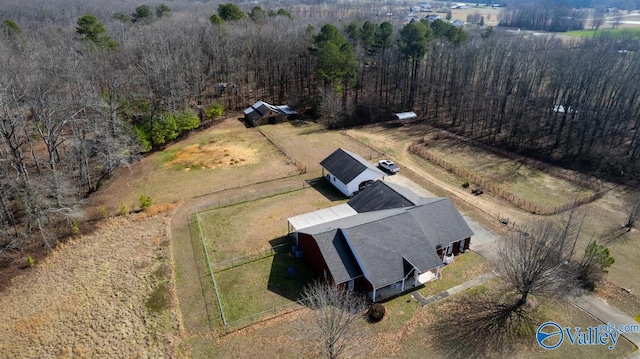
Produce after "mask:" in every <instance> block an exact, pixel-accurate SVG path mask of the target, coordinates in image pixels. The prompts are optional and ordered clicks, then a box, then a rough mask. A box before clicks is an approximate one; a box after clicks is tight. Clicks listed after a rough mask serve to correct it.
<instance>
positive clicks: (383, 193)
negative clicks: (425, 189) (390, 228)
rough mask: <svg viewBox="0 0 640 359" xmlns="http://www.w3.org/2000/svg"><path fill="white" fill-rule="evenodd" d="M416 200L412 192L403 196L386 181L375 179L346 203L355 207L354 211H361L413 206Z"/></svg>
mask: <svg viewBox="0 0 640 359" xmlns="http://www.w3.org/2000/svg"><path fill="white" fill-rule="evenodd" d="M398 187H400V186H398ZM402 188H404V187H402ZM409 192H411V191H409ZM418 201H419V197H418V196H416V195H415V194H413V192H411V194H407V195H406V197H405V196H403V195H401V194H400V193H399V192H398V191H396V190H395V189H393V188H391V186H389V184H388V183H386V182H384V181H375V182H373V183H372V184H371V185H370V186H369V187H367V188H365V189H363V190H362V191H360V193H358V195H357V196H355V197H353V198H351V199H350V200H349V202H347V204H348V205H349V206H351V208H353V209H355V210H356V212H358V213H363V212H371V211H379V210H381V209H391V208H402V207H411V206H415V205H416V204H417V203H418Z"/></svg>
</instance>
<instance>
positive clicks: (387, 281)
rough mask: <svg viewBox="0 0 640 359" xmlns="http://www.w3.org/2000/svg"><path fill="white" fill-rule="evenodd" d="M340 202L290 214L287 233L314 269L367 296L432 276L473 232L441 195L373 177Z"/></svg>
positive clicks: (402, 288) (466, 244) (376, 298)
mask: <svg viewBox="0 0 640 359" xmlns="http://www.w3.org/2000/svg"><path fill="white" fill-rule="evenodd" d="M396 190H397V191H396ZM379 197H384V198H383V199H378V198H379ZM367 200H372V201H371V203H370V204H369V203H365V202H367ZM339 207H340V208H339V209H338V210H335V211H333V212H331V214H330V215H327V214H328V213H329V212H327V210H321V211H318V212H322V213H318V214H314V212H311V213H308V214H304V215H300V216H296V217H292V218H289V223H290V231H291V229H292V227H293V230H294V233H292V237H293V238H294V241H295V244H296V246H297V250H300V251H302V253H303V256H304V258H305V259H306V260H307V261H308V262H309V264H310V265H311V266H312V267H313V268H314V270H315V271H316V273H317V274H318V275H320V276H322V277H324V278H325V279H326V280H328V281H330V282H332V283H334V284H335V285H337V286H340V287H342V288H344V289H347V290H355V291H360V292H363V293H366V294H367V295H368V296H369V298H371V300H372V301H380V300H384V299H387V298H389V297H392V296H394V295H397V294H399V293H402V292H405V291H408V290H411V289H413V288H416V287H419V286H421V285H423V284H424V283H426V282H428V281H431V280H434V279H436V278H438V277H439V276H440V268H441V267H442V266H444V263H445V260H446V259H447V258H451V257H453V256H454V255H457V254H460V253H463V252H465V251H467V250H468V249H469V247H470V243H471V236H472V235H473V231H472V230H471V228H469V226H468V225H467V223H466V221H465V220H464V218H463V217H462V216H461V215H460V213H459V212H458V210H457V209H456V208H455V207H454V205H453V203H452V202H451V200H449V199H448V198H436V197H433V198H422V197H419V196H417V195H415V194H413V192H411V191H410V190H408V189H406V188H404V187H402V186H398V185H393V184H389V183H386V182H382V181H377V182H375V183H374V184H373V185H371V186H369V187H368V188H366V189H365V190H363V191H362V192H361V193H360V194H359V195H358V196H356V197H354V198H352V199H351V200H350V201H349V202H348V203H347V204H342V205H340V206H339ZM347 207H350V208H351V209H348V208H347ZM321 217H324V218H325V219H326V220H319V218H321ZM305 225H308V226H306V227H305Z"/></svg>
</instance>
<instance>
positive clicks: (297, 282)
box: [267, 237, 317, 301]
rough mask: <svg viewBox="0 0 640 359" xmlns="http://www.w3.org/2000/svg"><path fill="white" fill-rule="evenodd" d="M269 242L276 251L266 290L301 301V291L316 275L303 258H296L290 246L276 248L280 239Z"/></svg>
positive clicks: (280, 241)
mask: <svg viewBox="0 0 640 359" xmlns="http://www.w3.org/2000/svg"><path fill="white" fill-rule="evenodd" d="M269 242H270V243H271V244H272V247H273V248H278V249H277V250H276V253H275V254H274V256H273V261H272V262H271V271H270V272H269V281H268V284H267V289H268V290H269V291H271V292H273V293H276V294H279V295H281V296H283V297H285V298H287V299H289V300H292V301H297V300H299V299H301V298H302V296H301V294H302V289H303V288H304V286H305V285H307V283H310V282H312V281H313V280H314V279H316V278H317V275H316V274H315V272H314V271H313V268H311V266H310V265H309V263H307V262H306V261H305V260H304V259H303V258H296V256H295V255H294V253H293V252H292V250H291V246H282V245H281V246H277V245H278V244H282V242H283V239H282V237H281V238H276V239H273V240H271V241H269Z"/></svg>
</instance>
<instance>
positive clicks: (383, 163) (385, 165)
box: [378, 160, 400, 173]
mask: <svg viewBox="0 0 640 359" xmlns="http://www.w3.org/2000/svg"><path fill="white" fill-rule="evenodd" d="M378 167H380V168H382V169H383V170H385V171H387V172H389V173H398V171H400V167H398V166H396V164H395V163H393V161H390V160H380V161H378Z"/></svg>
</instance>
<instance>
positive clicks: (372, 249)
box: [332, 213, 442, 288]
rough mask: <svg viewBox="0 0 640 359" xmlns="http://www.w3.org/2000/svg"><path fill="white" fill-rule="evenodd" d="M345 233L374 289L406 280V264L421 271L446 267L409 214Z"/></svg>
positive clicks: (346, 230)
mask: <svg viewBox="0 0 640 359" xmlns="http://www.w3.org/2000/svg"><path fill="white" fill-rule="evenodd" d="M343 231H344V232H345V233H346V238H347V241H348V243H349V244H350V247H351V249H352V250H353V251H354V252H355V257H356V258H357V259H358V262H359V263H360V266H361V268H362V271H363V272H364V275H365V277H367V279H368V280H369V281H370V282H371V284H372V285H373V286H374V288H380V287H384V286H387V285H389V284H392V283H395V282H398V281H400V280H402V278H404V276H405V275H406V268H405V261H408V262H409V263H411V264H412V265H414V266H415V267H416V268H418V270H419V271H420V272H424V271H427V270H430V269H433V268H435V267H438V266H440V265H442V259H441V258H440V257H439V256H438V254H437V252H436V249H435V246H434V245H433V244H432V243H431V241H429V240H428V239H427V238H425V233H423V232H422V230H421V228H420V226H419V225H418V223H416V220H415V218H413V217H412V216H411V215H409V214H408V213H403V214H399V215H396V216H392V217H388V218H385V219H384V220H379V221H376V222H372V223H367V224H364V225H361V226H357V227H354V228H346V229H343ZM332 273H333V272H332Z"/></svg>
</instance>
